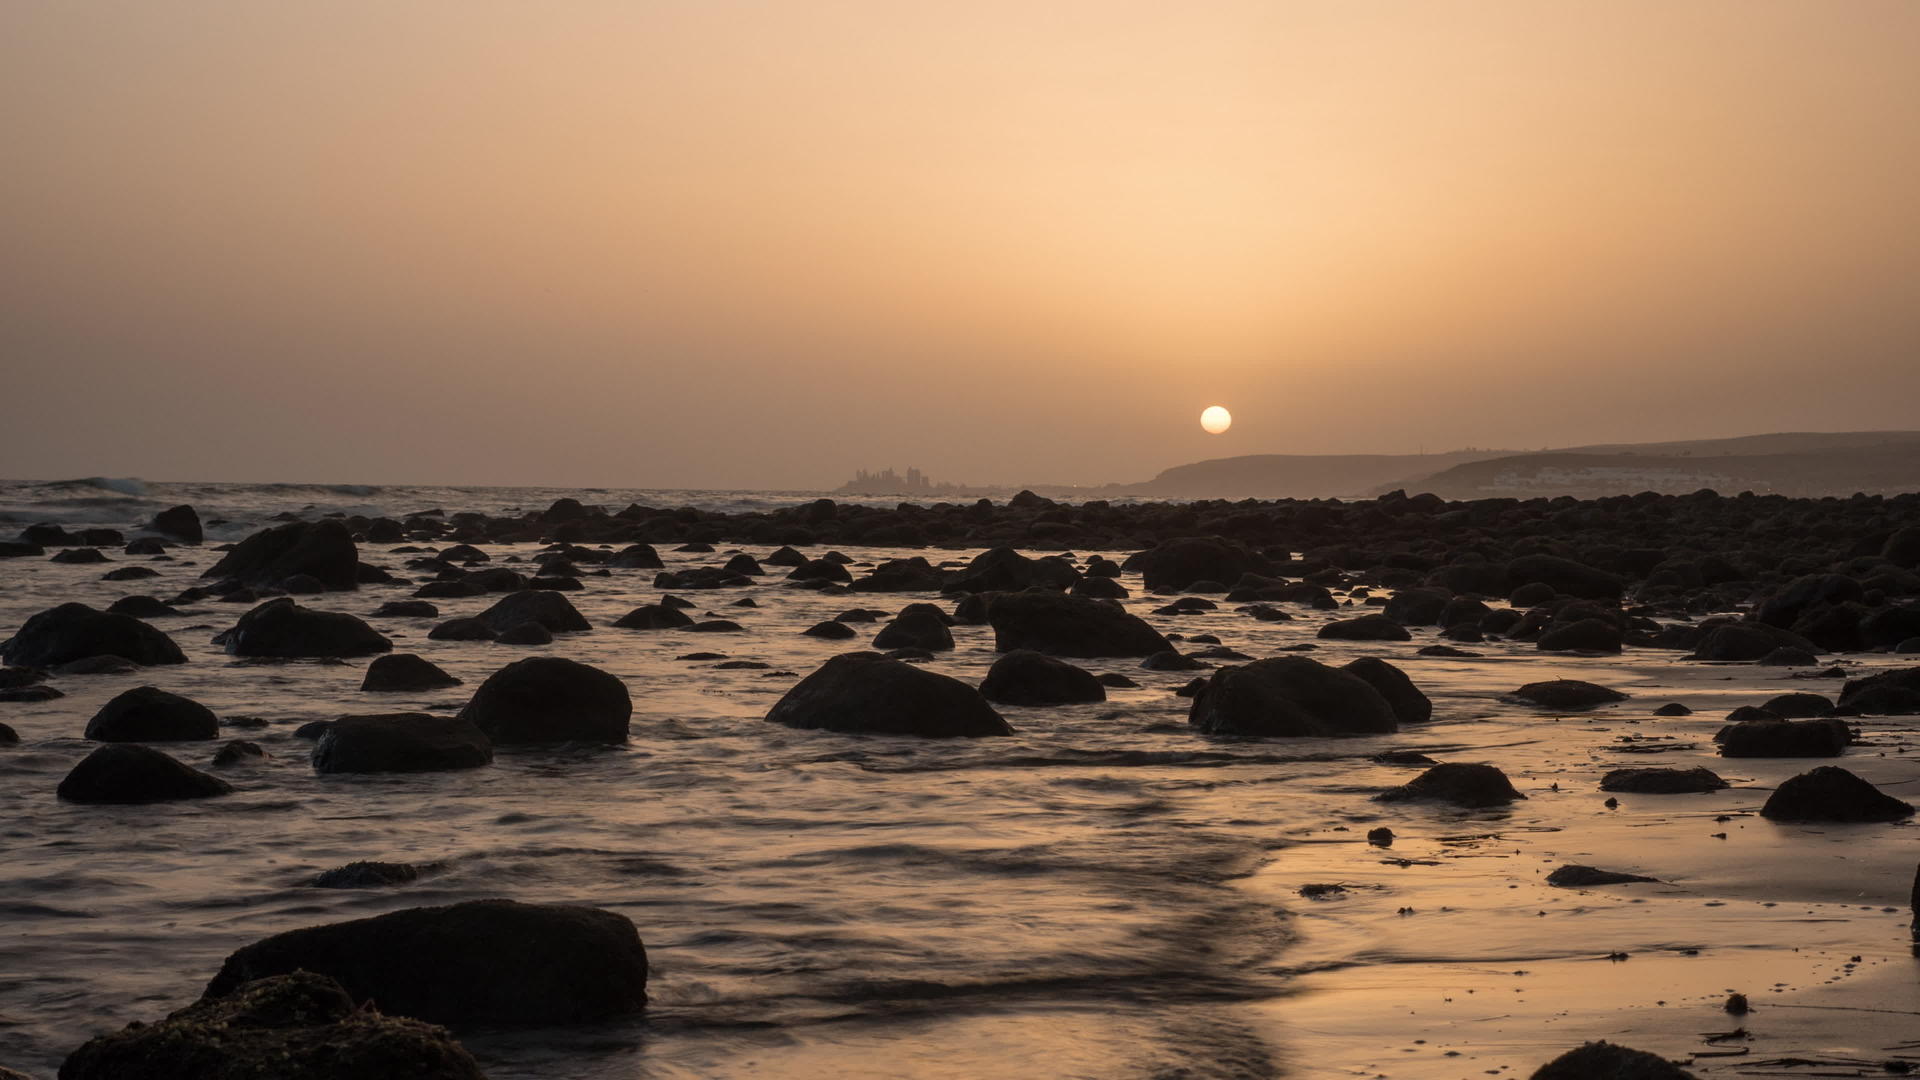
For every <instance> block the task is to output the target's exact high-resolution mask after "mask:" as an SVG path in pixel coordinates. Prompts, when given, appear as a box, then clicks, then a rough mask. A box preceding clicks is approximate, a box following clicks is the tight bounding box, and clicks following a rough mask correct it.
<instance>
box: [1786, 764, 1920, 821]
mask: <svg viewBox="0 0 1920 1080" xmlns="http://www.w3.org/2000/svg"><path fill="white" fill-rule="evenodd" d="M1760 816H1761V817H1765V818H1771V819H1772V820H1774V821H1899V820H1901V819H1903V818H1908V817H1912V816H1913V807H1911V806H1909V805H1907V804H1906V803H1904V802H1901V801H1900V800H1899V799H1896V798H1894V797H1893V796H1891V795H1888V794H1886V793H1885V792H1883V791H1881V790H1880V789H1879V788H1876V787H1874V786H1873V785H1872V784H1869V783H1867V782H1866V781H1865V780H1862V779H1860V778H1859V777H1857V776H1855V775H1853V774H1852V773H1850V772H1848V771H1847V770H1845V769H1842V768H1840V767H1839V766H1837V765H1822V766H1820V767H1819V768H1817V769H1814V770H1813V771H1812V772H1804V773H1801V774H1800V775H1799V776H1796V777H1793V778H1792V779H1790V780H1788V781H1786V782H1785V783H1783V784H1781V785H1780V786H1779V787H1777V788H1775V789H1774V792H1773V794H1772V795H1770V796H1768V797H1767V802H1766V805H1765V806H1762V807H1761V808H1760Z"/></svg>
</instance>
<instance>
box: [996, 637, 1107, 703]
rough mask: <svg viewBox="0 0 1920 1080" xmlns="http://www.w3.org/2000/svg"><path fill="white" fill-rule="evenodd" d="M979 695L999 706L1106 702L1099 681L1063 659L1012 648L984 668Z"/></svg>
mask: <svg viewBox="0 0 1920 1080" xmlns="http://www.w3.org/2000/svg"><path fill="white" fill-rule="evenodd" d="M980 696H982V697H984V698H986V699H987V700H988V701H992V702H997V703H999V704H1002V705H1076V704H1080V703H1083V702H1090V701H1105V700H1107V692H1106V689H1105V688H1104V687H1103V686H1102V685H1101V682H1100V680H1099V679H1097V678H1095V677H1094V675H1093V674H1092V673H1091V672H1089V671H1087V670H1085V669H1083V668H1078V667H1075V666H1073V665H1072V664H1069V663H1067V662H1066V661H1064V660H1056V659H1054V658H1053V657H1050V656H1046V655H1044V654H1042V653H1037V652H1034V651H1033V650H1031V649H1015V650H1014V651H1013V652H1010V653H1006V654H1004V655H1002V656H1001V657H1000V658H999V659H998V660H995V661H994V662H993V666H992V667H991V668H989V669H987V677H986V678H985V679H984V680H982V681H981V683H980Z"/></svg>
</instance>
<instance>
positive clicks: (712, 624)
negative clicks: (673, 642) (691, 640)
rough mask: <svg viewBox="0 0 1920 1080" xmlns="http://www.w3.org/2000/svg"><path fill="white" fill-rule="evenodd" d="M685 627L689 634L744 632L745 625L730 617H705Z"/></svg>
mask: <svg viewBox="0 0 1920 1080" xmlns="http://www.w3.org/2000/svg"><path fill="white" fill-rule="evenodd" d="M685 629H686V631H687V633H689V634H738V633H742V632H744V631H745V630H746V627H744V626H741V625H740V624H739V623H737V622H734V621H733V620H732V619H707V620H705V621H703V622H696V623H691V624H689V625H688V626H687V627H686V628H685Z"/></svg>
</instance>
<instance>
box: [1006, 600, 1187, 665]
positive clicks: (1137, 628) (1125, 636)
mask: <svg viewBox="0 0 1920 1080" xmlns="http://www.w3.org/2000/svg"><path fill="white" fill-rule="evenodd" d="M987 621H988V622H989V623H990V624H992V626H993V647H994V648H995V649H996V650H998V651H1000V652H1011V651H1012V650H1014V649H1032V650H1034V651H1035V652H1042V653H1047V654H1048V655H1051V656H1071V657H1082V658H1089V657H1103V656H1152V655H1153V654H1154V653H1157V652H1166V651H1168V650H1170V649H1171V648H1172V647H1173V646H1172V644H1171V643H1170V642H1168V641H1167V639H1166V638H1164V637H1162V636H1161V635H1160V632H1159V631H1157V630H1155V629H1154V628H1153V627H1151V626H1148V625H1147V624H1146V622H1144V621H1143V620H1142V619H1141V618H1140V617H1139V616H1137V615H1133V614H1130V613H1129V612H1127V611H1125V610H1124V609H1122V608H1121V607H1120V606H1119V605H1118V604H1114V603H1111V602H1109V601H1105V600H1089V599H1087V598H1085V597H1080V596H1068V595H1066V594H1064V593H1057V592H1053V591H1051V590H1046V589H1035V590H1030V591H1027V592H1018V593H1007V594H1005V595H1002V596H997V597H995V598H994V599H993V602H992V603H991V604H989V605H988V606H987Z"/></svg>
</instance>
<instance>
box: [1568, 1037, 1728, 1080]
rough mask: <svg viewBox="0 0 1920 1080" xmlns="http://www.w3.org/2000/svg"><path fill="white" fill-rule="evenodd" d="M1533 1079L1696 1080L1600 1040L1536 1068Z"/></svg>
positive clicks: (1667, 1063)
mask: <svg viewBox="0 0 1920 1080" xmlns="http://www.w3.org/2000/svg"><path fill="white" fill-rule="evenodd" d="M1531 1080H1694V1076H1693V1074H1692V1073H1690V1072H1688V1071H1687V1070H1685V1069H1682V1068H1681V1067H1680V1066H1678V1065H1675V1064H1674V1063H1673V1062H1671V1061H1668V1060H1667V1059H1666V1058H1663V1057H1658V1056H1656V1055H1654V1054H1649V1053H1647V1052H1646V1051H1644V1050H1633V1049H1630V1048H1628V1047H1625V1046H1615V1045H1614V1044H1612V1043H1610V1042H1605V1041H1601V1042H1590V1043H1587V1044H1585V1045H1583V1046H1581V1047H1580V1048H1579V1049H1577V1050H1569V1051H1567V1052H1566V1053H1564V1054H1561V1055H1560V1056H1559V1057H1557V1058H1554V1059H1553V1060H1552V1061H1549V1062H1547V1063H1546V1064H1545V1065H1542V1066H1540V1067H1539V1068H1538V1069H1535V1070H1534V1071H1533V1076H1532V1077H1531Z"/></svg>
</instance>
